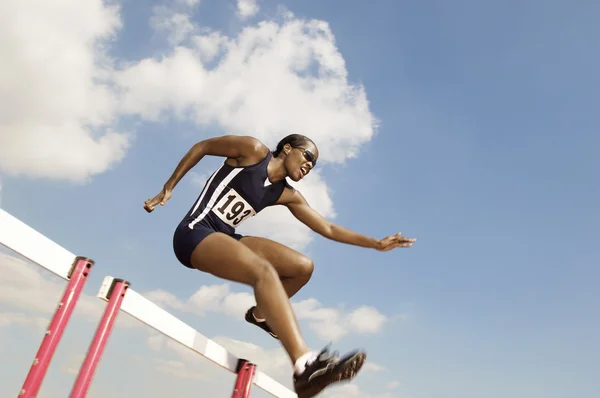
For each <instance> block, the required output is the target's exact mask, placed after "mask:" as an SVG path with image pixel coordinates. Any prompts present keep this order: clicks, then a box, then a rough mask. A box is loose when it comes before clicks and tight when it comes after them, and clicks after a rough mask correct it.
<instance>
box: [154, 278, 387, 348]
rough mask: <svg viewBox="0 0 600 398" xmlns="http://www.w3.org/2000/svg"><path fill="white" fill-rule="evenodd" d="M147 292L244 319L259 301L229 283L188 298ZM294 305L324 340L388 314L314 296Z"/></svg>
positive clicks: (370, 329) (360, 329)
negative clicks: (325, 303)
mask: <svg viewBox="0 0 600 398" xmlns="http://www.w3.org/2000/svg"><path fill="white" fill-rule="evenodd" d="M144 296H145V297H147V298H148V299H150V300H152V301H153V302H155V303H157V304H158V305H161V306H163V307H165V308H172V309H177V310H182V311H185V312H190V313H193V314H195V315H199V316H204V315H206V314H207V313H208V312H214V313H221V314H226V315H229V316H231V317H233V318H235V319H239V320H242V319H243V316H244V313H245V312H246V311H247V310H248V308H250V307H251V306H253V305H255V304H256V301H255V299H254V295H253V294H251V293H246V292H239V293H236V292H232V291H231V290H230V284H229V283H224V284H221V285H205V286H201V287H200V289H198V290H197V291H196V292H195V293H194V294H193V295H192V296H191V297H189V298H188V299H187V300H180V299H178V298H177V297H175V296H174V295H172V294H170V293H167V292H164V291H161V290H154V291H150V292H147V293H144ZM292 306H293V308H294V311H295V313H296V316H297V318H298V320H299V321H307V322H308V327H309V328H310V329H311V330H312V331H313V332H315V333H316V335H317V336H318V337H319V338H320V339H322V340H325V341H330V340H332V341H338V340H340V339H341V338H342V337H344V336H346V335H348V334H350V333H356V334H369V333H370V334H373V333H377V332H379V331H380V330H381V328H382V327H383V325H384V324H385V323H386V322H387V317H386V316H385V315H383V314H381V313H380V312H379V311H377V310H376V309H375V308H372V307H366V306H362V307H358V308H356V309H354V310H352V311H350V312H344V311H342V310H341V309H337V308H333V307H325V306H323V305H322V304H321V303H320V302H319V301H318V300H316V299H314V298H311V299H307V300H303V301H299V302H293V301H292Z"/></svg>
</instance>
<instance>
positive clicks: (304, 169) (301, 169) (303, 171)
mask: <svg viewBox="0 0 600 398" xmlns="http://www.w3.org/2000/svg"><path fill="white" fill-rule="evenodd" d="M300 172H301V173H302V177H304V176H305V175H306V173H308V170H306V167H300Z"/></svg>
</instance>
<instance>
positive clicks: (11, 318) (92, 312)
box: [0, 252, 139, 328]
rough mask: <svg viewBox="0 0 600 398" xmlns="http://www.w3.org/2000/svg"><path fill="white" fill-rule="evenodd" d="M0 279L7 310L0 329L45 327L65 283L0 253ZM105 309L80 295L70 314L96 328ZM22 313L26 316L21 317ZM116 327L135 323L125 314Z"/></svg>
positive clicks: (0, 295) (1, 301)
mask: <svg viewBox="0 0 600 398" xmlns="http://www.w3.org/2000/svg"><path fill="white" fill-rule="evenodd" d="M0 275H2V277H1V278H0V304H3V305H5V306H7V307H8V308H10V309H11V311H10V312H6V313H4V317H3V319H2V320H0V326H2V325H4V326H8V325H10V324H14V323H18V324H22V325H25V324H28V325H32V326H36V327H39V326H40V325H42V324H44V326H43V327H47V326H48V323H49V321H50V317H51V316H52V314H54V312H55V311H56V305H57V303H58V301H59V300H60V298H61V297H62V295H63V293H64V290H65V287H66V285H67V282H66V281H63V280H62V279H59V278H58V277H55V276H53V275H50V274H49V273H47V272H45V271H44V270H42V269H41V268H39V267H38V266H36V265H33V264H31V263H30V262H28V261H25V260H23V259H22V258H19V257H15V256H12V255H9V254H5V253H2V252H0ZM105 305H106V304H104V303H103V302H101V301H100V300H99V299H97V298H96V297H94V296H89V295H87V294H85V293H81V295H80V298H79V300H78V302H77V303H76V305H75V309H74V314H77V316H81V317H82V318H83V319H85V320H87V321H89V322H92V323H94V324H96V323H97V322H98V321H99V320H100V317H101V315H102V312H103V310H104V308H105ZM13 310H18V311H19V312H14V311H13ZM23 311H25V312H27V313H26V314H23V313H22V312H23ZM11 314H12V315H11ZM28 318H29V319H28ZM116 324H117V325H119V327H126V328H131V327H137V326H139V322H137V321H136V320H134V319H133V318H131V317H129V316H126V315H125V314H121V315H120V316H119V317H118V318H117V321H116Z"/></svg>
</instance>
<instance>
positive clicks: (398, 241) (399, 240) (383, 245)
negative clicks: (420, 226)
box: [376, 232, 417, 252]
mask: <svg viewBox="0 0 600 398" xmlns="http://www.w3.org/2000/svg"><path fill="white" fill-rule="evenodd" d="M416 241H417V240H416V239H414V238H407V237H405V236H402V232H398V233H397V234H396V235H392V236H388V237H387V238H383V239H381V240H379V241H378V242H377V247H376V249H377V250H379V251H382V252H387V251H389V250H392V249H395V248H397V247H411V246H412V245H413V243H415V242H416Z"/></svg>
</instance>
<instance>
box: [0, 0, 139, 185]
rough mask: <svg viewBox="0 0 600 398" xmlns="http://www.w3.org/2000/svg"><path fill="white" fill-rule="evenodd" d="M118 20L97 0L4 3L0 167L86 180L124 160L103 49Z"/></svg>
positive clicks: (124, 142) (113, 9)
mask: <svg viewBox="0 0 600 398" xmlns="http://www.w3.org/2000/svg"><path fill="white" fill-rule="evenodd" d="M65 21H68V23H66V22H65ZM120 26H121V22H120V19H119V8H118V7H117V6H114V5H106V4H105V3H104V2H102V1H100V0H56V1H52V2H39V1H32V0H6V1H3V2H2V3H1V5H0V37H2V38H3V40H0V59H2V67H1V69H0V102H2V108H1V109H0V172H5V173H7V174H11V175H26V176H35V177H46V178H63V179H69V180H73V181H85V180H86V179H87V178H89V176H91V175H94V174H98V173H102V172H104V171H105V170H107V169H108V168H109V167H111V166H112V165H114V164H116V163H117V162H119V161H120V160H121V159H122V158H123V156H124V154H125V151H126V149H127V148H128V145H129V137H128V136H127V135H125V134H122V133H119V132H117V131H115V121H116V119H115V118H116V111H117V109H118V108H117V105H118V103H117V98H116V97H115V95H114V93H113V91H112V88H111V84H110V77H111V70H112V67H111V62H112V60H111V59H110V58H109V57H108V56H107V55H106V44H107V42H108V41H109V40H111V39H112V38H113V36H114V35H115V33H116V32H117V30H118V29H119V28H120Z"/></svg>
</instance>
